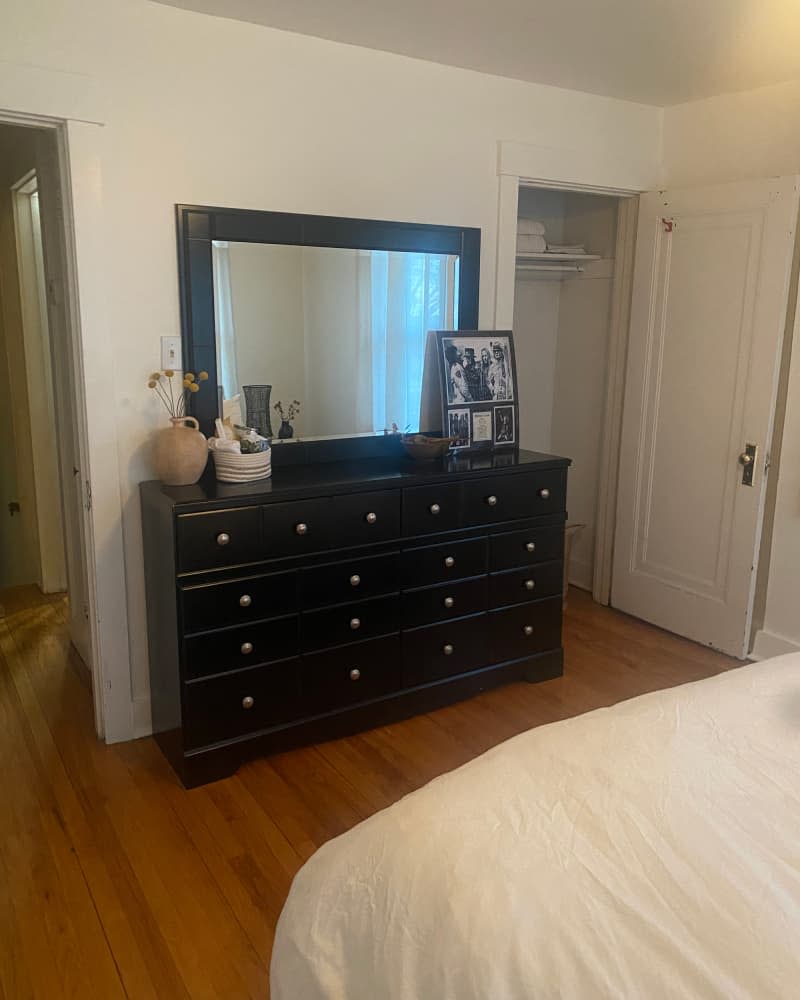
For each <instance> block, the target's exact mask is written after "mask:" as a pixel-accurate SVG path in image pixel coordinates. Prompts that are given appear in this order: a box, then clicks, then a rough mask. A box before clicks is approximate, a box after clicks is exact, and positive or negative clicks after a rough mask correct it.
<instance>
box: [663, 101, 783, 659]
mask: <svg viewBox="0 0 800 1000" xmlns="http://www.w3.org/2000/svg"><path fill="white" fill-rule="evenodd" d="M795 173H800V82H794V83H786V84H780V85H779V86H774V87H764V88H761V89H759V90H753V91H748V92H746V93H742V94H730V95H727V96H724V97H715V98H710V99H709V100H705V101H697V102H694V103H692V104H683V105H679V106H677V107H675V108H668V109H666V111H665V115H664V175H663V178H664V183H665V185H669V186H673V187H675V186H679V185H681V186H688V185H692V184H701V183H714V182H719V181H726V180H740V179H743V178H748V177H767V176H774V175H777V174H795ZM799 607H800V332H798V331H797V330H796V331H795V335H794V343H793V347H792V359H791V365H790V369H789V382H788V393H787V406H786V417H785V423H784V427H783V436H782V445H781V459H780V468H779V472H778V484H777V497H776V503H775V516H774V523H773V533H772V548H771V555H770V561H769V572H768V576H767V582H766V603H765V606H764V612H763V626H762V628H761V630H760V631H759V632H758V633H757V635H756V644H755V648H754V654H755V655H756V656H759V657H761V656H769V655H773V654H775V653H780V652H787V651H789V650H791V649H800V615H798V608H799Z"/></svg>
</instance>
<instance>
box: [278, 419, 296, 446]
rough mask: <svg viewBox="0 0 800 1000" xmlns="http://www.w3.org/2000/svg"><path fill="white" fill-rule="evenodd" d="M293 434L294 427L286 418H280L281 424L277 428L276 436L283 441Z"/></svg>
mask: <svg viewBox="0 0 800 1000" xmlns="http://www.w3.org/2000/svg"><path fill="white" fill-rule="evenodd" d="M293 435H294V427H292V425H291V424H290V423H289V421H288V420H281V425H280V427H279V428H278V437H279V438H280V439H281V441H285V440H286V438H290V437H292V436H293Z"/></svg>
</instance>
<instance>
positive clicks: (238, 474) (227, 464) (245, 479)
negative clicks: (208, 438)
mask: <svg viewBox="0 0 800 1000" xmlns="http://www.w3.org/2000/svg"><path fill="white" fill-rule="evenodd" d="M213 455H214V469H215V470H216V474H217V479H219V481H220V482H222V483H252V482H256V481H257V480H259V479H269V477H270V476H271V475H272V453H271V451H270V449H267V450H266V451H259V452H255V453H253V454H250V455H238V454H237V453H236V452H235V451H215V452H213Z"/></svg>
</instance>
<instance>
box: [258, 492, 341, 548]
mask: <svg viewBox="0 0 800 1000" xmlns="http://www.w3.org/2000/svg"><path fill="white" fill-rule="evenodd" d="M261 516H262V518H263V531H264V555H265V557H266V558H267V559H273V558H275V557H276V556H299V555H302V554H303V553H304V552H316V551H318V550H319V549H327V548H329V546H330V541H331V534H332V526H333V524H334V523H335V522H334V521H333V518H332V516H331V504H330V500H328V499H325V498H320V499H318V500H296V501H295V502H294V503H272V504H267V505H265V506H264V507H263V508H262V515H261Z"/></svg>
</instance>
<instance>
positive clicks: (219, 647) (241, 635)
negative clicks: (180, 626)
mask: <svg viewBox="0 0 800 1000" xmlns="http://www.w3.org/2000/svg"><path fill="white" fill-rule="evenodd" d="M298 623H299V615H291V616H289V617H287V618H275V619H273V620H272V621H268V622H255V623H253V624H251V625H240V626H237V627H236V628H226V629H220V630H219V631H217V632H205V633H203V634H200V635H193V636H190V637H189V638H187V639H184V641H183V644H184V653H185V656H184V673H185V676H186V677H187V678H192V677H207V676H208V675H209V674H221V673H224V672H225V671H228V670H240V669H242V668H244V667H250V666H256V665H257V664H260V663H269V662H270V661H271V660H283V659H287V658H288V657H291V656H295V655H297V652H298V638H297V629H298Z"/></svg>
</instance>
